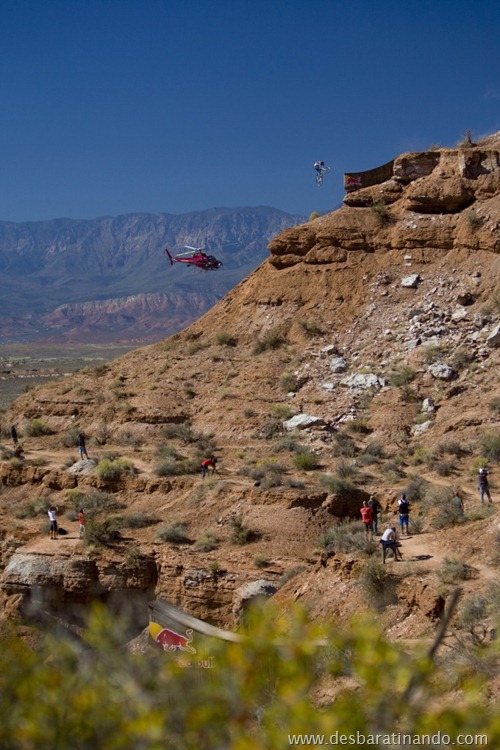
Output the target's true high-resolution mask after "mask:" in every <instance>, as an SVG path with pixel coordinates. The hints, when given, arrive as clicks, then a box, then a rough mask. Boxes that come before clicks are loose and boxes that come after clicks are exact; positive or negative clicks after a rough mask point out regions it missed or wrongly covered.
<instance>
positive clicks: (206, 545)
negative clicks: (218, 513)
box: [193, 531, 217, 552]
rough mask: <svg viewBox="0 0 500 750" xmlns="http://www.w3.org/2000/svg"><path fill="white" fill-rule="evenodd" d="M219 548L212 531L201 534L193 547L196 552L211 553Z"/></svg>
mask: <svg viewBox="0 0 500 750" xmlns="http://www.w3.org/2000/svg"><path fill="white" fill-rule="evenodd" d="M216 548H217V539H216V538H215V536H214V535H213V534H212V533H211V532H210V531H205V532H203V534H201V535H200V536H199V537H198V539H197V540H196V542H195V543H194V545H193V549H194V550H195V552H211V551H212V550H214V549H216Z"/></svg>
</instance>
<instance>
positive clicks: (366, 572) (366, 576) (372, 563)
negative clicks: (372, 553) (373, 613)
mask: <svg viewBox="0 0 500 750" xmlns="http://www.w3.org/2000/svg"><path fill="white" fill-rule="evenodd" d="M358 581H359V583H360V585H361V587H362V589H363V593H364V595H365V596H366V598H367V599H368V601H369V602H370V604H371V605H372V606H373V607H375V608H376V609H382V608H383V607H384V606H387V605H388V604H390V603H392V601H393V600H394V592H393V590H392V586H391V582H392V577H391V574H390V572H389V570H388V568H387V566H385V565H383V564H382V563H380V562H379V561H378V560H366V561H365V562H364V563H363V565H362V566H361V568H360V570H359V573H358Z"/></svg>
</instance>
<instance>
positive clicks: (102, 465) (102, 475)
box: [95, 458, 136, 482]
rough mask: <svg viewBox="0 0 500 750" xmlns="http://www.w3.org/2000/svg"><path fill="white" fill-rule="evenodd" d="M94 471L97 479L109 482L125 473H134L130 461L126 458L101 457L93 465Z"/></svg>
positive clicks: (134, 470)
mask: <svg viewBox="0 0 500 750" xmlns="http://www.w3.org/2000/svg"><path fill="white" fill-rule="evenodd" d="M95 473H96V475H97V476H98V477H99V479H102V480H104V481H107V482H110V481H115V480H117V479H121V478H122V477H124V476H126V475H131V474H135V473H136V469H135V467H134V464H133V463H132V461H129V460H128V459H127V458H115V459H114V460H110V459H109V458H103V459H102V460H101V461H99V463H98V464H97V466H96V467H95Z"/></svg>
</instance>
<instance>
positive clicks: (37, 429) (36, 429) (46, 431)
mask: <svg viewBox="0 0 500 750" xmlns="http://www.w3.org/2000/svg"><path fill="white" fill-rule="evenodd" d="M24 433H25V435H27V436H28V437H41V436H42V435H52V430H51V429H50V427H49V426H48V424H47V423H46V422H44V421H43V419H31V420H30V421H29V422H28V424H27V425H26V427H25V428H24Z"/></svg>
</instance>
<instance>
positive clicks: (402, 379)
mask: <svg viewBox="0 0 500 750" xmlns="http://www.w3.org/2000/svg"><path fill="white" fill-rule="evenodd" d="M415 374H416V373H415V370H414V369H413V368H412V367H410V366H409V365H405V366H404V367H402V368H401V369H400V370H394V371H393V372H390V373H389V375H388V380H389V383H390V384H391V385H393V386H396V387H401V386H404V385H408V384H409V383H411V382H412V380H414V379H415Z"/></svg>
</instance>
